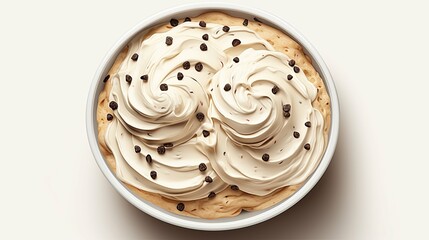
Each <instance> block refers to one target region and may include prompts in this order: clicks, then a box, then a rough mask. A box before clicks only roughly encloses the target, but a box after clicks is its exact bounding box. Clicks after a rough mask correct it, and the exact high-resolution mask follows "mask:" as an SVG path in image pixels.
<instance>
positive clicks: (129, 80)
mask: <svg viewBox="0 0 429 240" xmlns="http://www.w3.org/2000/svg"><path fill="white" fill-rule="evenodd" d="M125 81H127V83H131V82H132V81H133V78H132V77H131V76H130V75H128V74H127V75H125Z"/></svg>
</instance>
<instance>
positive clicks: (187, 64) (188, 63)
mask: <svg viewBox="0 0 429 240" xmlns="http://www.w3.org/2000/svg"><path fill="white" fill-rule="evenodd" d="M182 67H183V69H185V70H188V69H189V68H191V63H190V62H189V61H186V62H184V63H183V64H182Z"/></svg>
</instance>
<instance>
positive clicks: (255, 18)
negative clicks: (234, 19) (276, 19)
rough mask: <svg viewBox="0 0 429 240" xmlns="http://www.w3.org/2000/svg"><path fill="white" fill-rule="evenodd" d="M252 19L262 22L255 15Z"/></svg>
mask: <svg viewBox="0 0 429 240" xmlns="http://www.w3.org/2000/svg"><path fill="white" fill-rule="evenodd" d="M253 20H255V21H256V22H260V23H261V22H262V21H261V20H259V18H257V17H254V18H253Z"/></svg>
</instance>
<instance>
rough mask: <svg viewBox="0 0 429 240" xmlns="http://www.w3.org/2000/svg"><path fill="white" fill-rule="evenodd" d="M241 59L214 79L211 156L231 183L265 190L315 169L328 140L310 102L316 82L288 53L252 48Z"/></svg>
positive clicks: (257, 191) (251, 190)
mask: <svg viewBox="0 0 429 240" xmlns="http://www.w3.org/2000/svg"><path fill="white" fill-rule="evenodd" d="M239 59H240V61H239V62H238V63H229V64H228V65H227V66H226V67H224V68H222V69H221V70H220V71H219V72H218V73H217V74H216V75H215V76H214V77H213V80H212V85H211V87H212V88H213V91H212V92H210V93H211V97H212V102H211V103H212V104H211V105H210V109H209V116H210V118H212V119H213V121H214V128H215V131H216V133H217V141H216V145H215V146H213V147H214V149H215V150H214V151H213V152H210V156H209V158H210V159H211V160H212V162H211V163H212V166H213V168H214V169H215V171H216V173H217V174H218V175H219V176H220V177H221V178H222V179H223V180H224V181H225V182H227V183H228V184H231V185H237V186H238V187H239V188H240V190H242V191H245V192H247V193H251V194H254V195H266V194H269V193H271V192H273V191H274V190H276V189H278V188H281V187H284V186H288V185H293V184H298V183H301V182H303V181H304V180H305V179H306V178H307V177H308V176H309V175H310V174H311V173H312V172H313V171H314V170H315V168H316V167H317V165H318V163H319V160H320V159H321V156H322V154H323V151H324V145H325V143H324V135H323V117H322V115H321V113H320V112H319V111H318V110H316V109H314V108H313V106H312V101H313V100H314V99H315V97H316V95H317V89H316V87H315V86H314V85H313V84H311V83H310V82H309V81H308V79H307V78H306V76H305V74H304V73H303V72H302V71H299V68H297V67H296V66H293V65H294V63H293V62H290V64H289V61H290V59H289V58H288V57H287V56H286V55H284V54H282V53H279V52H274V51H265V50H258V51H256V50H253V49H248V50H246V51H244V52H243V53H242V54H241V55H240V56H239ZM291 65H292V66H291ZM294 67H295V70H294ZM296 71H299V72H298V73H296ZM227 84H229V86H230V90H228V91H226V90H225V89H224V86H225V85H227ZM227 89H229V88H227ZM285 110H286V112H287V113H285ZM289 114H290V116H289ZM284 115H287V116H284ZM264 155H265V156H264Z"/></svg>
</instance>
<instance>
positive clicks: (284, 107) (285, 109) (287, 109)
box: [283, 103, 291, 112]
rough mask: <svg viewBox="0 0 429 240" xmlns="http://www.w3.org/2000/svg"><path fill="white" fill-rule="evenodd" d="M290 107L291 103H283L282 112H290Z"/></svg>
mask: <svg viewBox="0 0 429 240" xmlns="http://www.w3.org/2000/svg"><path fill="white" fill-rule="evenodd" d="M290 109H291V105H290V104H289V103H288V104H285V105H283V112H290Z"/></svg>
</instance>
